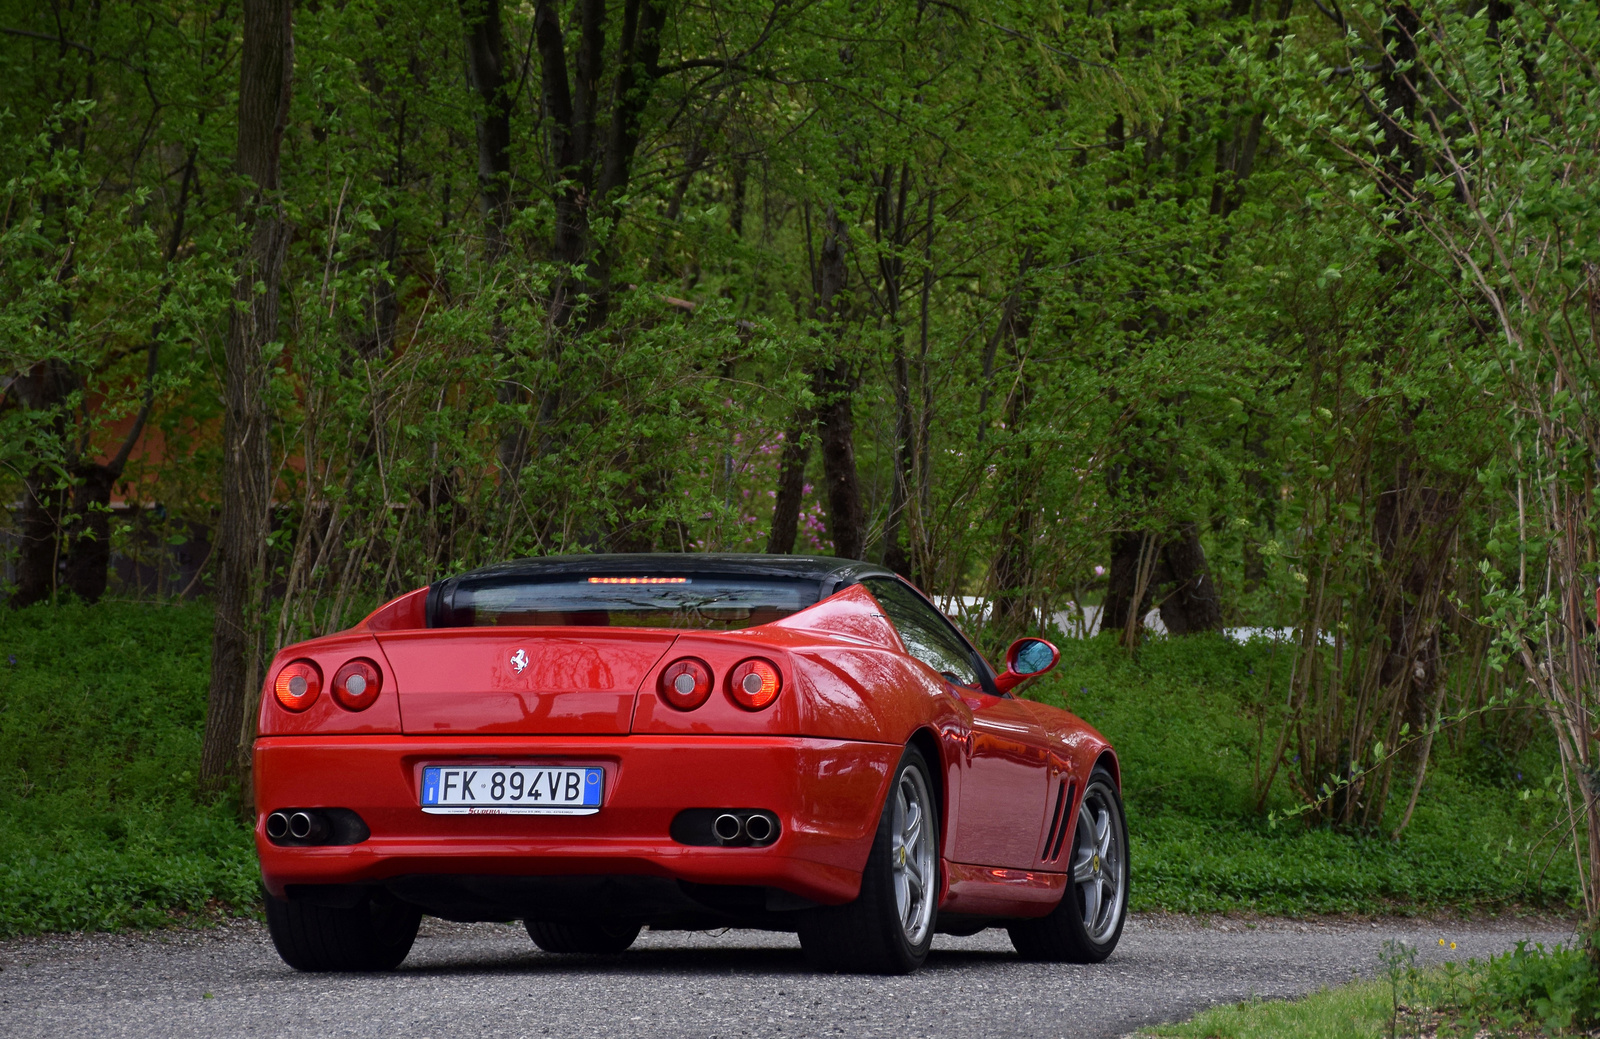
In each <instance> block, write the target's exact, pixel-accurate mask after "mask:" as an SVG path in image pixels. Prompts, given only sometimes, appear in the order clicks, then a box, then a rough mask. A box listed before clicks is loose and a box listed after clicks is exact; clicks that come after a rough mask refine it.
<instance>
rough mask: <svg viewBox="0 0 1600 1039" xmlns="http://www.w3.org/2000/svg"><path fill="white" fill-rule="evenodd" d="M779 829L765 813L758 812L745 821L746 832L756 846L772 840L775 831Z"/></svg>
mask: <svg viewBox="0 0 1600 1039" xmlns="http://www.w3.org/2000/svg"><path fill="white" fill-rule="evenodd" d="M776 829H777V827H776V826H775V825H774V824H773V820H772V818H771V817H770V816H768V815H767V814H766V813H764V812H757V813H755V814H754V815H752V816H750V818H748V819H746V820H745V821H744V832H745V835H746V836H748V837H749V838H750V840H751V842H752V843H754V844H765V843H767V841H769V840H771V839H772V835H773V831H774V830H776Z"/></svg>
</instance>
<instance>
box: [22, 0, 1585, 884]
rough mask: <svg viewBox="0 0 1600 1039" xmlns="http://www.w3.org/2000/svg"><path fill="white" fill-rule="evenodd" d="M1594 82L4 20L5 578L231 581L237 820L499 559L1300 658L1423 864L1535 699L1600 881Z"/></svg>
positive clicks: (1090, 17)
mask: <svg viewBox="0 0 1600 1039" xmlns="http://www.w3.org/2000/svg"><path fill="white" fill-rule="evenodd" d="M1597 54H1600V9H1597V6H1596V5H1595V4H1593V3H1583V4H1579V3H1548V4H1532V3H1518V2H1504V0H1491V2H1489V3H1488V5H1487V6H1484V7H1477V6H1475V5H1474V4H1472V3H1466V4H1448V3H1423V2H1417V3H1407V2H1400V0H1388V2H1359V3H1352V4H1340V3H1337V2H1334V0H1309V2H1308V0H1272V2H1270V3H1269V2H1267V0H1234V2H1231V3H1230V2H1212V0H1174V2H1163V0H1136V2H1133V3H1124V4H1118V5H1105V4H1098V3H1095V2H1094V0H1085V2H1081V3H1077V4H1074V5H1072V6H1070V7H1069V6H1065V5H1062V4H1059V3H1055V2H1045V0H990V2H985V3H981V4H980V3H969V2H962V0H952V2H944V0H906V2H902V3H888V4H872V3H861V2H857V0H695V2H684V0H609V2H608V0H566V2H561V3H556V2H550V0H525V2H522V3H511V2H508V0H460V2H459V3H458V4H455V5H449V4H437V3H431V4H430V3H419V2H414V0H346V2H301V3H298V4H291V3H290V2H289V0H246V2H244V3H243V4H242V6H241V5H240V4H239V3H234V2H229V0H221V2H213V3H209V4H205V3H191V2H186V0H128V2H121V3H106V2H103V0H74V2H66V0H50V2H35V0H26V2H23V0H0V135H3V140H4V142H5V145H6V147H5V148H4V149H3V151H0V181H3V184H4V188H3V195H0V213H3V216H0V375H3V378H4V380H5V381H4V390H5V392H4V402H3V407H0V433H3V435H0V461H3V462H4V466H3V468H0V483H3V484H4V492H5V500H6V501H7V502H10V503H13V507H12V531H11V537H10V539H9V541H8V544H9V545H10V546H11V552H12V560H11V565H10V569H9V571H8V572H9V573H10V574H11V577H12V580H11V581H10V586H9V588H8V589H7V594H8V595H9V597H10V601H11V603H12V604H13V605H15V606H25V605H28V604H31V603H35V602H41V601H46V600H51V599H55V598H59V597H61V596H63V595H68V594H70V595H76V596H78V597H81V598H84V599H89V600H94V599H97V598H99V597H101V596H103V595H106V594H111V595H115V596H118V597H142V598H148V599H160V598H162V597H165V596H172V595H178V594H191V595H192V594H205V595H209V596H211V597H212V598H213V599H214V601H215V603H216V610H217V613H216V616H217V620H216V625H217V626H216V635H215V639H214V644H213V657H212V669H213V671H212V693H211V696H212V701H211V704H212V708H211V713H210V716H209V718H208V740H207V759H206V762H205V765H204V770H205V774H206V775H207V776H209V777H210V779H211V781H213V782H222V781H225V780H226V779H227V778H228V777H230V776H233V775H236V774H237V770H238V769H240V768H241V767H243V759H242V758H241V751H242V749H243V748H245V747H247V746H248V739H249V736H250V735H251V732H250V729H251V727H252V719H253V709H254V707H253V705H254V702H255V701H254V696H255V695H256V690H257V689H258V688H259V685H260V678H261V668H262V666H263V663H264V661H265V660H266V659H267V658H268V657H269V656H270V654H271V653H272V652H273V651H274V650H275V648H277V647H279V646H282V645H285V644H287V643H290V642H293V641H296V640H298V639H301V638H305V637H309V636H312V635H316V634H321V633H324V632H326V631H330V630H334V629H337V628H340V627H343V626H346V625H348V624H349V623H351V622H352V621H353V620H354V619H356V618H357V617H359V616H360V614H361V613H362V611H364V610H365V609H366V608H368V607H370V606H371V605H372V604H373V603H375V602H376V601H378V600H379V599H381V598H382V597H384V596H388V595H392V594H395V593H398V592H401V591H404V590H407V589H410V588H413V587H417V586H419V585H421V584H424V583H426V582H429V581H431V580H434V579H436V578H438V577H440V576H442V575H445V574H448V573H452V572H456V571H459V570H462V569H465V568H468V567H472V566H477V565H481V564H484V563H489V562H494V561H498V560H502V559H505V558H508V557H514V556H520V555H528V554H540V553H549V552H563V551H633V550H650V549H655V550H672V551H678V550H683V551H697V550H718V551H766V552H790V551H805V552H821V553H829V554H833V553H836V554H838V555H841V556H850V557H860V558H867V559H873V560H881V561H883V562H884V563H886V564H887V565H889V566H891V567H893V568H894V569H895V570H897V571H899V572H901V573H903V574H905V575H907V576H908V577H910V578H911V579H912V580H913V581H915V582H916V583H918V584H919V585H920V586H921V587H923V588H924V589H926V590H927V591H929V592H930V593H932V594H935V595H942V596H953V595H966V596H979V597H983V598H985V599H987V600H988V601H990V602H991V603H992V604H993V611H992V615H991V616H989V617H987V619H986V620H985V619H984V618H979V617H973V618H971V619H972V621H973V623H972V625H971V627H972V628H974V629H981V636H982V638H983V639H984V640H985V641H986V643H987V644H988V645H989V647H990V648H991V649H992V648H994V647H998V646H1001V645H1003V644H1004V643H1005V642H1006V641H1007V640H1008V639H1009V638H1010V637H1012V636H1014V635H1015V634H1018V633H1021V632H1023V631H1031V630H1036V629H1037V627H1038V625H1039V619H1040V618H1041V617H1047V616H1050V615H1052V614H1054V613H1055V612H1056V611H1059V610H1062V609H1065V608H1068V606H1069V604H1070V605H1075V606H1078V607H1085V606H1089V605H1102V606H1103V607H1104V611H1103V618H1104V627H1105V628H1106V629H1116V630H1117V631H1118V632H1120V634H1119V635H1118V636H1117V637H1120V638H1122V639H1123V640H1124V641H1125V642H1126V643H1127V644H1128V646H1129V647H1130V650H1131V649H1132V648H1133V647H1135V646H1136V645H1137V643H1138V641H1139V640H1140V638H1141V636H1142V632H1141V618H1142V617H1143V616H1144V615H1145V614H1146V612H1147V611H1148V610H1149V609H1151V608H1157V609H1159V610H1160V614H1161V617H1162V619H1163V621H1164V624H1165V627H1166V629H1167V631H1168V632H1170V633H1172V634H1174V635H1182V634H1186V633H1192V632H1198V631H1206V630H1214V629H1219V628H1221V627H1223V626H1224V625H1267V626H1273V627H1282V628H1288V629H1292V631H1293V632H1294V635H1293V640H1292V641H1291V643H1290V644H1289V645H1288V646H1287V647H1286V649H1285V652H1288V653H1293V654H1295V666H1294V670H1293V677H1292V679H1291V681H1290V687H1289V688H1287V689H1281V690H1277V691H1275V698H1276V700H1277V701H1278V702H1279V706H1278V707H1276V708H1274V709H1273V713H1272V716H1271V718H1267V717H1266V716H1265V715H1264V716H1263V719H1262V724H1263V726H1270V731H1272V732H1277V733H1279V734H1280V737H1279V739H1278V743H1277V747H1276V755H1275V757H1273V758H1272V759H1271V763H1270V767H1271V769H1272V770H1273V774H1277V773H1278V771H1279V770H1282V771H1283V772H1284V773H1285V774H1287V775H1288V777H1289V781H1290V782H1291V784H1292V785H1293V787H1294V789H1295V790H1296V791H1298V792H1300V793H1301V794H1302V796H1303V798H1304V800H1305V802H1306V804H1307V806H1308V807H1309V808H1310V810H1311V814H1312V815H1313V816H1314V817H1315V818H1318V819H1321V820H1323V821H1326V822H1329V823H1332V824H1335V825H1340V826H1348V827H1359V828H1378V827H1384V828H1386V829H1388V830H1390V831H1391V832H1394V833H1398V832H1399V831H1400V830H1403V829H1404V827H1405V825H1406V820H1407V819H1408V818H1409V815H1410V810H1411V806H1412V805H1414V804H1415V799H1416V791H1417V790H1418V789H1419V788H1420V786H1421V784H1422V782H1423V777H1424V773H1425V769H1426V762H1427V758H1428V747H1429V745H1430V741H1431V738H1432V737H1431V733H1432V732H1433V731H1434V729H1435V728H1436V726H1437V724H1438V722H1439V720H1440V719H1447V718H1449V717H1453V716H1458V715H1459V714H1460V713H1461V712H1470V711H1481V710H1485V709H1489V708H1493V707H1494V706H1495V705H1497V704H1501V703H1504V702H1506V701H1507V700H1508V698H1514V697H1520V696H1524V695H1531V696H1532V697H1533V698H1534V702H1536V703H1537V704H1539V705H1540V708H1541V710H1543V711H1544V713H1545V715H1546V716H1547V717H1548V718H1549V719H1550V720H1551V721H1552V723H1554V725H1555V732H1556V734H1557V737H1558V739H1559V742H1560V747H1561V750H1562V754H1563V760H1564V761H1565V762H1566V765H1567V768H1568V772H1567V775H1568V784H1567V786H1566V787H1565V790H1566V796H1567V797H1568V799H1569V801H1568V803H1569V805H1570V806H1571V809H1572V818H1573V830H1572V837H1573V838H1574V841H1575V844H1576V845H1577V846H1578V847H1579V849H1580V852H1581V853H1582V854H1580V860H1583V861H1587V862H1589V863H1595V862H1600V825H1597V824H1600V814H1597V809H1600V799H1597V795H1600V771H1597V770H1596V768H1595V765H1596V762H1595V758H1594V754H1595V751H1596V746H1595V738H1594V730H1595V728H1596V725H1597V718H1596V701H1597V690H1596V677H1597V676H1596V674H1595V662H1596V656H1595V628H1594V621H1595V608H1596V606H1597V602H1600V600H1597V593H1596V557H1595V539H1596V533H1597V530H1596V501H1595V475H1596V461H1597V458H1600V453H1597V452H1600V397H1597V390H1600V351H1597V345H1600V196H1597V195H1596V193H1595V189H1596V187H1597V185H1600V69H1597V66H1596V57H1595V56H1596V55H1597ZM180 551H186V552H192V553H194V554H195V556H196V558H194V559H192V560H190V561H189V562H190V565H189V566H188V569H184V568H183V567H181V566H178V563H179V562H181V560H179V559H178V553H179V552H180ZM114 561H115V562H116V564H117V565H116V566H115V567H113V565H112V564H113V562H114ZM108 574H110V575H111V576H110V577H108ZM175 574H180V575H181V579H178V577H175ZM1106 637H1111V636H1106ZM1271 782H1272V777H1271V776H1268V777H1266V784H1267V785H1270V784H1271ZM1263 789H1265V788H1263ZM1408 795H1409V800H1408ZM1588 878H1589V879H1588V881H1587V884H1588V887H1587V888H1586V892H1587V895H1586V897H1587V898H1588V905H1589V908H1590V910H1591V912H1593V910H1594V909H1595V907H1596V906H1597V905H1600V888H1597V886H1596V884H1597V881H1596V878H1595V875H1594V873H1593V871H1591V872H1590V873H1589V874H1588Z"/></svg>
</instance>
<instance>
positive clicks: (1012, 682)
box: [994, 639, 1061, 693]
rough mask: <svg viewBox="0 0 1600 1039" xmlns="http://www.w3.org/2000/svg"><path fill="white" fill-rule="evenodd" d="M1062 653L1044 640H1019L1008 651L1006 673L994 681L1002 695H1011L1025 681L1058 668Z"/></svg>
mask: <svg viewBox="0 0 1600 1039" xmlns="http://www.w3.org/2000/svg"><path fill="white" fill-rule="evenodd" d="M1060 659H1061V651H1060V650H1059V649H1057V648H1056V647H1055V646H1053V645H1051V644H1050V643H1048V642H1046V641H1045V640H1044V639H1018V640H1017V641H1015V642H1013V643H1012V644H1011V648H1010V649H1008V650H1006V671H1005V674H1003V675H1000V676H999V677H997V678H996V679H995V680H994V684H995V685H996V686H997V687H998V688H999V689H1000V691H1001V692H1002V693H1009V692H1010V691H1011V690H1013V689H1015V688H1016V687H1017V686H1019V685H1021V684H1022V683H1023V681H1024V680H1026V679H1029V678H1032V677H1033V676H1035V675H1042V674H1044V673H1045V672H1046V671H1048V670H1050V669H1051V668H1053V667H1055V666H1056V662H1057V661H1059V660H1060Z"/></svg>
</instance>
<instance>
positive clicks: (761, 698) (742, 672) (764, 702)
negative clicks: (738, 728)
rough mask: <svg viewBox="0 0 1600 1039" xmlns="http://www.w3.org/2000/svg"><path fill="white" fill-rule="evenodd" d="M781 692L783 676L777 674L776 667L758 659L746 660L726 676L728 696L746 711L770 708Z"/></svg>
mask: <svg viewBox="0 0 1600 1039" xmlns="http://www.w3.org/2000/svg"><path fill="white" fill-rule="evenodd" d="M782 691H783V676H782V675H781V674H779V673H778V666H777V665H776V664H774V663H773V662H772V661H770V660H763V659H761V658H760V657H753V658H751V659H749V660H746V661H745V662H744V663H742V664H740V665H739V666H738V667H736V668H734V669H733V671H732V672H730V673H729V675H728V694H729V695H730V696H732V697H733V702H734V703H736V704H738V705H739V706H740V707H743V708H744V709H745V710H747V711H759V710H761V709H762V708H763V707H767V706H770V705H771V704H772V701H774V700H776V699H777V698H778V694H779V693H780V692H782Z"/></svg>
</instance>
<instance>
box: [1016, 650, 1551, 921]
mask: <svg viewBox="0 0 1600 1039" xmlns="http://www.w3.org/2000/svg"><path fill="white" fill-rule="evenodd" d="M1058 645H1059V646H1060V647H1061V663H1060V665H1059V666H1058V667H1057V669H1056V670H1055V671H1054V672H1052V673H1051V674H1049V675H1046V676H1044V678H1042V679H1041V680H1039V681H1037V682H1036V683H1034V684H1033V685H1032V686H1030V687H1029V688H1028V691H1027V692H1026V694H1025V695H1027V696H1028V697H1029V698H1031V699H1036V700H1041V701H1043V702H1046V703H1052V704H1055V705H1056V706H1059V707H1065V708H1066V709H1068V710H1070V711H1072V712H1073V713H1075V714H1077V715H1079V716H1080V717H1082V718H1083V719H1084V720H1085V721H1087V722H1089V723H1090V724H1091V725H1093V726H1094V727H1095V728H1097V729H1098V730H1100V732H1102V733H1103V734H1104V735H1105V736H1106V737H1107V738H1108V739H1110V740H1111V742H1112V744H1113V745H1114V746H1115V747H1116V749H1117V755H1118V759H1119V761H1120V763H1121V766H1122V780H1123V795H1124V798H1125V800H1126V802H1127V808H1128V822H1129V830H1130V839H1131V842H1132V864H1133V883H1132V892H1131V897H1132V902H1133V907H1134V908H1135V909H1166V910H1176V911H1182V912H1229V911H1238V910H1249V911H1256V912H1262V913H1274V914H1295V913H1329V912H1394V911H1401V912H1409V911H1413V910H1416V909H1426V908H1441V907H1468V906H1472V907H1483V908H1492V907H1495V906H1500V905H1506V904H1528V905H1549V906H1556V907H1563V906H1566V905H1568V904H1570V903H1572V902H1573V900H1574V899H1576V897H1577V891H1578V888H1577V877H1576V870H1575V868H1574V865H1573V862H1572V857H1571V854H1570V852H1568V853H1566V854H1556V855H1552V853H1553V852H1555V851H1557V850H1558V848H1559V846H1556V845H1552V844H1550V843H1548V842H1542V841H1543V839H1544V837H1545V835H1546V834H1547V833H1548V832H1549V830H1550V824H1551V822H1552V821H1553V819H1554V814H1553V813H1554V811H1555V808H1556V806H1555V803H1554V802H1553V801H1552V800H1550V799H1548V798H1543V799H1541V798H1529V799H1526V800H1525V799H1523V798H1521V797H1520V796H1519V794H1518V792H1517V790H1516V789H1514V788H1508V787H1507V786H1506V785H1505V783H1506V782H1508V781H1509V782H1516V781H1519V780H1520V776H1522V775H1526V776H1529V777H1533V776H1540V777H1542V776H1544V775H1546V774H1548V773H1549V771H1550V770H1551V769H1552V768H1553V767H1555V758H1554V756H1553V754H1551V752H1550V748H1549V747H1548V746H1546V745H1542V744H1536V745H1535V746H1534V747H1533V748H1532V749H1529V750H1525V751H1522V752H1520V753H1519V755H1517V756H1516V757H1514V758H1513V757H1508V756H1507V755H1505V754H1504V753H1501V752H1498V751H1490V750H1485V740H1484V739H1473V740H1470V741H1463V742H1464V751H1463V753H1461V754H1459V755H1457V756H1456V757H1454V758H1453V757H1452V756H1451V753H1450V750H1449V747H1448V744H1447V741H1445V740H1442V739H1441V740H1439V741H1437V743H1436V745H1435V757H1434V760H1433V762H1432V764H1431V765H1430V766H1429V772H1428V780H1427V783H1426V784H1425V785H1424V787H1423V794H1422V797H1421V799H1420V800H1419V802H1418V805H1417V809H1416V812H1415V814H1414V816H1413V819H1412V822H1411V824H1410V826H1409V827H1408V828H1407V830H1406V832H1405V834H1404V836H1403V838H1402V839H1401V840H1400V841H1398V842H1396V841H1391V840H1390V839H1389V837H1388V834H1387V832H1380V833H1375V834H1371V835H1361V834H1352V833H1343V832H1337V831H1332V830H1327V829H1315V828H1308V827H1307V826H1306V824H1305V823H1303V822H1302V821H1300V820H1290V821H1288V822H1286V823H1282V824H1280V825H1278V826H1276V827H1274V826H1272V825H1270V824H1269V821H1268V820H1267V819H1266V818H1264V817H1263V815H1262V814H1261V813H1259V812H1258V811H1257V804H1256V793H1255V784H1256V777H1257V775H1258V774H1259V775H1265V774H1266V773H1267V771H1268V770H1269V759H1270V757H1271V755H1272V753H1273V751H1274V749H1275V746H1274V740H1275V738H1276V730H1275V728H1273V725H1272V724H1271V723H1270V721H1268V720H1267V719H1264V718H1263V717H1262V707H1261V705H1262V703H1263V702H1267V701H1268V700H1269V699H1270V697H1271V696H1272V695H1273V693H1272V691H1276V693H1277V694H1281V693H1282V691H1283V690H1285V689H1286V688H1287V676H1288V666H1289V659H1288V652H1287V651H1286V649H1285V647H1284V646H1282V645H1281V644H1279V645H1274V644H1273V643H1271V642H1268V641H1265V640H1259V639H1258V640H1252V641H1251V642H1249V643H1246V644H1243V645H1241V644H1239V643H1237V642H1234V641H1233V640H1231V639H1228V638H1226V637H1223V636H1221V635H1190V636H1186V637H1184V638H1178V639H1169V638H1155V639H1151V640H1150V641H1148V642H1147V643H1146V644H1145V645H1143V646H1142V647H1140V649H1139V651H1138V653H1136V654H1132V655H1130V654H1129V653H1128V652H1127V651H1126V650H1125V649H1123V648H1122V647H1121V646H1120V645H1118V644H1117V642H1116V640H1115V639H1114V638H1112V637H1105V636H1102V637H1099V638H1094V639H1088V640H1083V639H1061V640H1059V641H1058ZM1269 682H1270V686H1269ZM1491 754H1493V762H1494V767H1493V769H1492V770H1490V769H1488V768H1486V766H1485V765H1484V762H1485V760H1486V759H1488V758H1490V757H1491ZM1528 783H1529V784H1530V785H1533V784H1532V782H1531V780H1529V781H1528ZM1397 785H1398V784H1397ZM1409 792H1410V791H1409V789H1407V790H1406V791H1404V793H1403V794H1395V795H1393V797H1392V801H1397V800H1399V799H1400V798H1402V797H1404V796H1409ZM1294 803H1295V800H1294V796H1293V794H1292V793H1291V792H1290V791H1289V790H1288V788H1287V787H1286V785H1285V782H1284V777H1283V775H1282V773H1281V772H1280V774H1279V777H1278V779H1277V780H1276V782H1275V783H1274V784H1273V786H1272V788H1271V789H1270V790H1268V792H1267V797H1266V799H1265V804H1264V807H1265V808H1266V809H1268V810H1271V809H1274V808H1277V809H1282V808H1285V807H1288V806H1290V805H1292V804H1294ZM1403 810H1404V804H1403V802H1401V803H1398V804H1393V805H1392V810H1391V817H1393V818H1397V817H1398V816H1399V814H1400V813H1401V812H1403Z"/></svg>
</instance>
